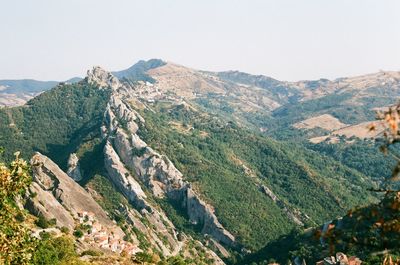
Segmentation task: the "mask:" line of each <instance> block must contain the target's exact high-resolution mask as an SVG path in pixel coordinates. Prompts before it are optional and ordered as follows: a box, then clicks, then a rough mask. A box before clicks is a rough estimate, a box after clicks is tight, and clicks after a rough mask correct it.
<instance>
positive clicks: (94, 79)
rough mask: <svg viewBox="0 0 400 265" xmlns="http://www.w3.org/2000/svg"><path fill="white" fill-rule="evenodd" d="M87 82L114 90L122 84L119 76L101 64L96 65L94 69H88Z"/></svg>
mask: <svg viewBox="0 0 400 265" xmlns="http://www.w3.org/2000/svg"><path fill="white" fill-rule="evenodd" d="M87 82H88V83H89V84H92V85H96V86H98V87H100V88H111V89H113V90H116V89H117V88H119V87H120V86H121V84H120V82H119V80H118V78H116V77H115V76H113V75H112V74H111V73H110V72H107V71H105V70H104V69H103V68H101V67H100V66H95V67H93V69H92V70H88V71H87Z"/></svg>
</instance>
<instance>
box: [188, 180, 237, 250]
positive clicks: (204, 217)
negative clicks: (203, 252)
mask: <svg viewBox="0 0 400 265" xmlns="http://www.w3.org/2000/svg"><path fill="white" fill-rule="evenodd" d="M184 195H185V198H184V199H185V200H184V201H183V204H184V206H186V209H187V213H188V215H189V218H190V221H191V222H193V223H195V224H202V226H203V229H202V233H203V234H208V235H210V236H211V237H212V238H214V239H215V240H217V241H218V242H220V243H222V244H224V245H226V246H235V244H236V243H235V237H234V236H233V235H232V234H231V233H229V232H228V231H227V230H226V229H225V228H224V227H223V226H222V225H221V224H220V222H219V221H218V219H217V217H216V216H215V214H214V210H213V209H212V208H211V206H210V205H207V204H206V203H205V202H203V201H202V200H201V199H200V198H199V197H198V195H197V194H196V193H195V192H194V191H193V190H192V189H191V188H190V187H188V186H187V187H185V189H184Z"/></svg>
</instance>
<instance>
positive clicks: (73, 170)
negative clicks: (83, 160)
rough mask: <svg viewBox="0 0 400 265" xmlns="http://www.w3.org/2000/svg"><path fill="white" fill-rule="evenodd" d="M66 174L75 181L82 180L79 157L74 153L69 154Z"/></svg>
mask: <svg viewBox="0 0 400 265" xmlns="http://www.w3.org/2000/svg"><path fill="white" fill-rule="evenodd" d="M67 175H68V176H70V177H71V178H72V179H73V180H75V181H77V182H78V181H81V180H82V174H81V168H80V166H79V158H78V156H77V155H76V154H75V153H72V154H71V155H70V156H69V159H68V170H67Z"/></svg>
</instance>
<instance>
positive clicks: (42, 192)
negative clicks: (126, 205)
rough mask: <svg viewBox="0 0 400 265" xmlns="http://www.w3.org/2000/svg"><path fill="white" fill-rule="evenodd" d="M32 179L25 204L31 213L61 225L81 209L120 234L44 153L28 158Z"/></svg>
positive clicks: (69, 225)
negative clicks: (54, 220)
mask: <svg viewBox="0 0 400 265" xmlns="http://www.w3.org/2000/svg"><path fill="white" fill-rule="evenodd" d="M30 163H31V166H32V173H33V183H32V185H31V187H30V196H28V201H27V206H28V207H27V208H28V209H30V210H32V213H33V214H36V215H39V214H43V215H44V216H45V217H46V218H49V219H51V218H56V219H57V222H58V223H59V224H61V225H62V226H67V227H69V228H71V227H73V226H74V220H76V219H79V215H80V214H81V213H83V212H90V213H92V214H93V215H94V216H95V217H96V220H98V221H99V223H100V224H102V225H103V226H105V227H109V228H112V229H113V230H114V233H117V234H119V235H121V236H123V235H124V233H123V232H122V230H121V229H120V228H119V227H117V226H115V224H114V223H113V222H112V221H111V219H110V218H109V217H108V215H107V214H106V212H105V211H104V210H103V209H102V208H101V207H100V205H98V204H97V202H96V201H95V200H94V199H93V198H92V197H91V195H90V194H89V193H88V192H87V191H86V190H85V189H84V188H82V187H81V186H80V185H79V184H78V183H76V182H75V181H74V180H73V179H71V178H70V177H69V176H68V175H67V174H66V173H65V172H63V171H62V170H61V169H60V168H59V167H58V166H57V165H56V164H55V163H54V162H53V161H51V160H50V159H49V158H48V157H46V156H44V155H42V154H40V153H35V155H34V156H33V157H32V159H31V161H30Z"/></svg>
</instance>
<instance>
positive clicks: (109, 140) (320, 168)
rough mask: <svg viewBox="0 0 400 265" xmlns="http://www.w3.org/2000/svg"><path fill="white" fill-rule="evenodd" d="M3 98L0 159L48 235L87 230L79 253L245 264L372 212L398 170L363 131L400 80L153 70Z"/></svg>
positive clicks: (154, 66) (27, 89) (6, 85)
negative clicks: (19, 160)
mask: <svg viewBox="0 0 400 265" xmlns="http://www.w3.org/2000/svg"><path fill="white" fill-rule="evenodd" d="M0 87H2V90H1V91H0V102H3V103H2V104H3V105H7V106H4V107H2V108H0V146H3V147H5V153H4V158H5V159H6V160H10V159H11V158H12V154H13V153H14V152H15V151H17V150H18V151H21V153H22V155H23V156H24V157H25V158H26V159H28V160H30V161H31V165H32V169H33V184H32V185H31V187H30V189H29V194H30V195H29V196H27V200H26V201H27V202H26V205H25V207H26V208H27V209H28V210H29V211H30V212H31V213H32V214H33V215H35V216H37V217H38V218H44V219H46V220H53V219H54V220H56V225H54V228H53V229H55V230H56V231H61V228H62V227H67V228H69V230H70V231H71V233H73V232H76V231H77V230H79V231H80V230H84V229H82V224H87V225H90V227H91V229H86V230H85V231H84V232H85V236H84V237H82V236H81V237H77V239H76V244H77V245H78V246H79V248H78V250H79V251H80V252H81V253H83V252H84V251H87V250H90V249H96V250H99V251H102V252H104V253H106V254H107V255H109V257H110V258H112V257H114V256H113V255H115V253H119V252H118V251H120V252H121V251H122V249H123V248H125V247H126V249H129V253H130V254H132V255H135V254H137V253H150V254H157V255H158V256H159V257H169V256H177V255H179V256H181V257H183V258H184V259H190V260H191V261H192V264H224V263H229V264H236V263H244V264H245V263H246V262H247V261H249V260H251V259H246V257H248V256H249V257H252V256H254V255H256V256H257V253H259V254H260V255H261V254H262V253H265V249H269V248H268V246H271V245H274V244H278V243H277V242H281V240H282V238H284V237H285V236H287V235H289V234H291V233H293V231H298V232H299V233H302V232H303V231H307V229H309V228H310V227H318V226H319V225H320V224H324V223H326V222H327V221H330V220H333V219H336V218H339V217H341V216H344V215H346V213H347V212H348V210H349V209H351V208H353V207H356V206H367V205H370V204H373V203H377V202H378V201H379V199H380V196H379V195H377V194H374V193H371V192H370V191H368V189H370V188H377V187H380V186H381V185H383V184H384V179H385V176H388V175H390V173H391V172H390V169H391V166H392V165H394V161H392V160H390V159H388V158H387V157H384V155H383V154H381V153H379V152H377V149H378V148H377V145H378V143H376V142H375V141H374V140H373V138H374V137H376V136H378V135H379V134H380V133H381V132H382V131H383V129H384V128H385V127H384V126H383V125H382V124H377V123H375V126H377V127H378V130H376V131H375V132H371V131H370V130H369V126H371V124H372V123H374V119H375V112H376V111H379V110H382V109H386V108H387V107H389V106H391V105H393V104H395V103H396V101H397V97H398V96H399V95H400V72H379V73H376V74H368V75H364V76H358V77H350V78H339V79H335V80H333V81H331V80H327V79H320V80H315V81H299V82H286V81H279V80H276V79H273V78H270V77H266V76H260V75H257V76H256V75H250V74H247V73H242V72H238V71H227V72H210V71H200V70H195V69H191V68H188V67H184V66H181V65H178V64H174V63H169V62H164V61H162V60H159V59H152V60H149V61H139V62H138V63H137V64H135V65H133V66H132V67H130V68H128V69H126V70H123V71H118V72H108V71H106V70H104V69H102V68H101V67H94V68H93V69H90V70H89V71H88V72H87V76H86V77H85V78H83V79H73V80H69V81H67V82H51V81H50V82H40V81H33V80H23V81H0ZM25 100H28V101H26V103H25ZM23 103H25V104H23ZM21 104H23V105H21ZM11 105H20V106H11ZM32 194H34V196H33V195H32ZM89 223H90V224H89ZM95 227H96V229H97V232H93V231H94V230H96V229H93V228H95ZM100 231H101V232H100ZM105 237H107V239H105ZM102 239H103V240H102ZM105 241H107V242H105ZM102 242H103V243H104V244H103V243H102ZM115 242H117V243H115ZM283 242H285V241H283ZM114 243H115V244H114ZM113 244H114V245H113ZM106 245H107V247H104V246H106ZM122 245H123V246H124V247H122ZM128 246H129V247H128ZM105 249H106V250H105ZM296 255H299V254H296ZM266 256H267V255H266ZM269 256H270V255H269ZM277 256H279V257H282V256H285V255H281V254H279V255H278V254H277ZM257 257H258V256H257ZM285 258H293V257H289V255H286V256H285ZM88 259H89V260H90V259H92V260H95V259H96V257H89V258H88ZM260 260H262V259H259V258H257V261H260Z"/></svg>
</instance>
